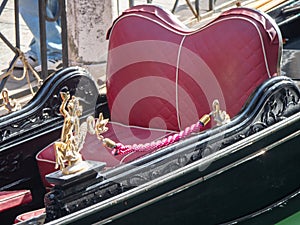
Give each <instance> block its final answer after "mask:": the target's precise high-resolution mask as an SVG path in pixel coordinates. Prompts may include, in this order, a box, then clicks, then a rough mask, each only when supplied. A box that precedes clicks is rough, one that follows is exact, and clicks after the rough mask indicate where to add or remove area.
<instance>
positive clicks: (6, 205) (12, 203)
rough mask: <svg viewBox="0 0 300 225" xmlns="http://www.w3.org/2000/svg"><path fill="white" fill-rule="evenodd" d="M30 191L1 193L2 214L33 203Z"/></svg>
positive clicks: (0, 206)
mask: <svg viewBox="0 0 300 225" xmlns="http://www.w3.org/2000/svg"><path fill="white" fill-rule="evenodd" d="M31 200H32V196H31V192H30V191H29V190H13V191H0V212H3V211H5V210H8V209H11V208H14V207H17V206H20V205H23V204H27V203H29V202H31Z"/></svg>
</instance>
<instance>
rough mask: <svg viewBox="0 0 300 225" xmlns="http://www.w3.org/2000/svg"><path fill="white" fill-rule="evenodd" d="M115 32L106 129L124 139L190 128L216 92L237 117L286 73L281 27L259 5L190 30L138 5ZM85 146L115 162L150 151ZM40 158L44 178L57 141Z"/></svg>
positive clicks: (87, 152)
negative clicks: (116, 151)
mask: <svg viewBox="0 0 300 225" xmlns="http://www.w3.org/2000/svg"><path fill="white" fill-rule="evenodd" d="M108 38H109V49H108V60H107V98H108V105H109V109H110V113H111V121H112V122H111V123H110V124H109V131H108V132H107V133H105V134H104V136H105V137H107V138H110V139H112V140H114V141H117V142H118V141H120V142H122V143H124V144H133V143H137V144H139V143H147V142H151V141H153V140H155V139H158V138H162V137H164V136H165V135H167V134H168V133H169V132H170V131H173V132H174V131H179V130H183V129H184V128H185V127H187V126H190V125H191V124H194V123H195V122H196V121H198V119H199V118H200V117H202V115H203V114H206V113H209V112H210V111H211V110H212V102H213V100H214V99H218V100H219V101H220V103H221V107H222V109H223V110H226V111H227V112H228V113H229V115H230V116H231V117H233V116H235V115H237V114H238V113H239V111H240V110H241V109H242V107H243V105H244V104H245V102H246V100H247V99H248V98H249V96H250V95H251V94H252V93H253V91H254V90H255V88H256V87H257V86H258V85H259V84H261V83H262V82H264V81H265V80H266V79H268V78H270V77H271V76H274V75H277V74H278V73H279V62H280V60H279V59H280V57H281V36H280V32H279V29H278V27H277V26H276V25H274V24H273V22H272V20H270V19H269V18H268V17H267V16H265V15H264V14H261V13H259V12H257V11H254V10H251V9H246V8H235V9H231V10H229V11H227V12H224V13H223V14H222V15H221V16H220V17H219V18H217V19H215V20H214V21H212V22H211V23H209V24H207V25H206V26H204V27H202V28H200V29H193V30H192V29H191V30H188V29H187V28H185V27H182V25H181V24H180V23H178V22H177V21H175V20H173V19H172V17H171V16H170V14H169V13H167V12H165V11H164V10H162V9H160V8H157V7H155V6H153V5H142V6H136V7H133V8H131V9H129V10H128V11H126V12H125V13H123V14H122V15H121V16H120V17H119V18H117V19H116V20H115V22H114V24H113V26H112V28H111V29H110V31H109V33H108ZM208 127H209V126H208ZM155 129H158V130H155ZM81 152H82V155H83V157H84V158H85V159H91V160H99V161H105V162H106V163H107V166H108V167H111V166H116V165H118V164H119V163H122V162H128V161H131V160H134V159H135V158H138V157H141V156H143V155H144V154H147V153H148V152H136V153H130V154H129V155H125V156H124V155H121V156H114V155H112V154H111V152H110V151H108V150H107V149H105V148H104V147H103V146H102V145H101V144H100V143H99V141H98V140H97V139H96V138H95V137H90V136H89V137H87V139H86V144H85V146H84V147H83V149H82V151H81ZM37 160H38V162H39V166H40V171H41V174H42V178H44V176H45V174H47V173H49V172H51V171H53V168H54V150H53V146H49V147H48V148H46V149H44V150H43V151H42V152H40V153H39V154H38V156H37ZM43 164H47V165H43ZM49 165H50V167H48V166H49ZM49 168H50V170H49ZM45 184H46V185H49V184H47V183H45Z"/></svg>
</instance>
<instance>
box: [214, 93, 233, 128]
mask: <svg viewBox="0 0 300 225" xmlns="http://www.w3.org/2000/svg"><path fill="white" fill-rule="evenodd" d="M212 107H213V111H212V112H211V113H210V115H211V116H212V117H213V118H214V121H216V123H217V126H221V125H224V124H226V123H229V122H230V116H229V115H228V114H227V113H226V111H223V110H221V108H220V103H219V101H218V100H217V99H216V100H214V101H213V103H212Z"/></svg>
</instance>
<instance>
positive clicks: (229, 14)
mask: <svg viewBox="0 0 300 225" xmlns="http://www.w3.org/2000/svg"><path fill="white" fill-rule="evenodd" d="M241 30H243V32H241ZM282 35H283V36H285V33H283V32H281V31H280V27H278V25H277V24H276V23H275V22H274V20H273V19H271V17H270V16H269V15H267V14H265V13H262V12H259V11H256V10H253V9H249V8H243V7H239V8H234V9H230V10H227V11H225V12H223V13H222V14H221V15H220V16H219V17H218V18H216V19H214V20H213V21H211V22H210V23H208V24H207V25H205V26H204V27H202V28H200V29H197V30H190V29H188V28H186V27H184V26H183V25H182V24H181V23H180V22H179V21H177V20H176V19H175V18H174V17H173V16H172V14H171V13H169V12H167V11H165V10H163V9H161V8H159V7H157V6H154V5H141V6H135V7H133V8H131V9H129V10H127V11H125V12H124V13H123V14H122V15H121V16H120V17H119V18H117V19H116V20H115V21H114V23H113V25H112V27H111V29H110V30H109V31H108V35H107V37H108V39H109V51H108V66H107V85H106V86H107V92H106V94H105V95H104V96H103V95H97V94H96V95H93V96H98V97H97V99H98V100H97V101H96V102H97V103H98V104H97V107H96V108H97V110H96V111H97V113H98V115H99V118H98V115H95V114H93V115H94V117H91V116H84V117H78V118H77V117H74V118H75V119H74V120H69V119H70V118H69V114H70V112H71V111H72V108H76V107H77V108H80V107H82V109H85V108H86V107H89V106H87V105H84V104H83V105H82V106H81V105H80V107H79V103H80V104H81V103H82V102H85V101H82V99H81V98H78V101H77V97H78V96H77V93H76V92H73V93H70V92H69V91H68V90H65V89H63V88H61V89H59V93H57V94H56V99H60V100H57V101H59V103H61V106H59V107H56V109H57V110H58V108H60V111H61V112H64V115H65V116H64V118H63V117H62V116H61V117H60V123H61V124H62V125H61V126H60V128H62V131H61V138H60V139H58V137H57V136H56V140H54V139H53V138H49V139H47V142H48V143H47V146H46V145H45V146H43V147H41V146H39V151H36V152H35V154H36V155H35V159H36V160H35V162H34V164H35V165H36V168H35V169H36V170H35V172H36V173H39V174H40V175H41V178H40V179H39V184H38V185H39V186H38V187H40V188H41V189H42V190H44V193H42V194H41V193H38V194H37V195H39V197H40V198H39V199H41V197H42V198H44V205H43V204H41V205H43V206H42V207H41V205H39V206H40V208H39V207H38V206H36V208H35V209H36V210H37V211H29V210H28V211H29V212H25V210H23V211H24V212H23V214H21V215H19V216H18V217H17V215H16V214H15V216H16V217H17V218H18V220H16V223H17V222H18V224H235V223H241V224H242V223H245V224H247V222H253V221H256V222H255V224H259V222H258V221H259V219H258V220H257V218H260V217H261V216H266V217H268V214H269V212H270V211H275V212H277V211H280V212H281V213H276V215H275V216H274V215H272V216H269V218H268V219H269V223H275V222H278V221H280V220H281V219H283V218H285V217H287V216H289V215H291V214H292V213H294V212H296V211H298V210H300V208H299V207H300V206H299V204H298V205H296V206H295V207H294V208H293V210H290V211H287V210H285V209H286V208H287V207H283V206H284V205H289V203H290V202H295V201H296V202H297V201H298V202H299V191H300V189H299V187H300V185H299V179H297V178H298V177H299V171H300V170H299V163H298V159H299V156H300V153H299V151H297V150H298V148H299V147H298V146H299V144H300V137H299V135H300V132H299V126H300V90H299V84H298V83H297V81H296V80H295V79H293V78H291V77H288V76H287V75H288V74H285V75H281V74H282V73H283V71H282V68H284V66H285V64H283V65H282V64H281V62H282V61H281V57H282V44H283V43H282ZM64 73H65V74H69V71H68V70H66V71H65V70H64ZM84 73H87V72H86V71H85V72H84ZM286 73H288V72H286ZM45 90H47V89H45ZM81 90H82V91H83V92H85V91H86V89H85V88H83V89H81ZM60 96H61V98H60ZM71 96H74V99H73V98H72V97H71ZM99 96H100V97H99ZM71 99H72V100H71ZM87 102H89V101H87ZM93 102H95V101H93ZM68 105H69V106H70V107H69V108H68ZM67 109H68V110H70V112H69V113H67V112H66V111H64V110H67ZM92 111H93V112H94V111H95V108H93V110H92ZM72 112H73V111H72ZM74 112H75V111H74ZM85 115H87V114H85ZM105 118H107V119H105ZM200 118H201V119H200ZM108 119H109V122H108ZM199 119H200V120H199ZM70 121H73V122H72V124H73V125H74V126H75V127H77V128H76V129H75V128H74V130H72V129H71V132H68V128H70ZM74 121H77V122H76V123H75V122H74ZM65 124H67V125H66V126H64V125H65ZM73 125H72V126H73ZM89 126H90V128H89V129H88V127H89ZM78 127H80V129H78ZM91 128H92V129H91ZM107 129H108V130H107ZM87 130H89V131H90V130H92V131H93V132H92V131H91V132H90V133H91V134H88V132H87ZM69 131H70V130H69ZM83 131H85V133H84V132H83ZM97 131H98V132H97ZM102 132H103V133H102ZM77 133H78V134H80V135H82V133H84V135H82V136H83V137H85V139H84V141H82V140H81V139H82V138H81V137H82V136H80V135H77ZM95 133H96V135H95ZM74 134H76V135H77V136H73V135H74ZM36 140H37V139H35V141H36ZM75 140H81V141H80V144H79V142H77V141H75ZM43 144H45V142H43ZM77 145H78V146H79V145H80V148H76V146H77ZM79 149H80V154H79V155H77V153H79ZM36 150H37V148H36ZM67 150H68V151H67ZM69 150H70V152H71V153H68V154H67V153H66V152H69ZM59 154H64V157H65V158H63V160H65V161H66V162H67V163H68V164H67V165H66V164H64V161H63V160H62V161H60V160H61V158H59V157H58V156H59ZM73 156H76V157H77V158H76V161H75V160H74V162H75V163H73V161H72V160H73V158H72V157H73ZM70 158H71V159H72V160H70ZM77 162H78V164H77ZM74 165H75V166H74ZM56 166H57V167H58V168H56V169H55V167H56ZM59 168H60V169H61V170H59ZM74 169H78V170H79V171H78V172H76V171H75V170H74ZM34 187H35V188H37V184H36V185H35V186H34ZM41 192H42V191H41ZM45 193H46V194H45ZM44 194H45V195H44ZM33 199H34V198H33ZM40 203H41V202H40ZM28 204H30V203H27V205H28ZM24 207H26V204H25V206H24ZM282 212H283V213H282ZM18 213H20V212H18ZM24 218H25V219H24ZM28 218H29V219H28Z"/></svg>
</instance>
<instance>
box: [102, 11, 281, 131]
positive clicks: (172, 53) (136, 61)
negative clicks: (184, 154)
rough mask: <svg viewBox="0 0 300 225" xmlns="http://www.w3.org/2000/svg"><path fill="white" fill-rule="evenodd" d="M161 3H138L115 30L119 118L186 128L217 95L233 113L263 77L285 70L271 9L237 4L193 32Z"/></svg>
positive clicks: (110, 75)
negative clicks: (269, 14) (261, 10)
mask: <svg viewBox="0 0 300 225" xmlns="http://www.w3.org/2000/svg"><path fill="white" fill-rule="evenodd" d="M154 8H155V6H147V5H142V6H136V7H134V8H133V9H130V10H128V11H126V12H125V13H124V14H123V15H121V16H120V17H119V18H118V19H117V20H116V21H115V23H114V24H113V26H112V28H111V29H110V32H109V52H108V64H107V97H108V103H109V107H110V112H111V120H112V121H116V122H120V123H123V124H128V125H136V126H141V127H153V128H162V129H169V130H182V129H184V128H185V127H186V126H189V125H190V124H192V123H193V122H194V121H196V120H197V119H198V118H200V117H201V116H202V115H203V114H205V113H209V112H210V111H211V104H212V102H213V100H214V99H218V100H219V101H220V103H221V107H222V109H225V110H226V111H227V112H228V113H229V115H230V116H231V117H233V116H235V115H237V114H238V112H239V111H240V110H241V108H242V107H243V105H244V104H245V101H246V100H247V99H248V97H249V96H250V95H251V93H252V92H253V91H254V89H255V88H256V87H257V86H258V85H259V84H261V83H262V82H263V81H264V80H266V79H268V78H270V77H271V76H274V75H276V74H277V73H278V63H279V58H280V50H281V45H280V39H281V38H280V33H279V32H278V31H279V30H278V29H277V26H276V25H274V24H273V23H272V21H271V20H269V18H268V17H267V16H265V15H264V14H261V13H259V12H257V11H254V10H251V9H246V8H235V9H232V10H229V11H227V12H225V13H223V14H222V15H221V16H220V17H219V18H217V19H215V20H214V21H212V22H211V23H209V24H207V25H206V26H204V27H202V28H200V29H196V30H192V29H191V30H189V31H187V29H185V28H182V29H179V28H178V27H179V26H180V24H178V25H177V26H175V25H174V24H175V21H173V22H170V19H171V18H169V17H168V19H166V17H167V15H164V14H167V13H166V12H164V11H163V10H161V9H159V10H156V11H155V10H154ZM147 11H149V13H145V12H147Z"/></svg>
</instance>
